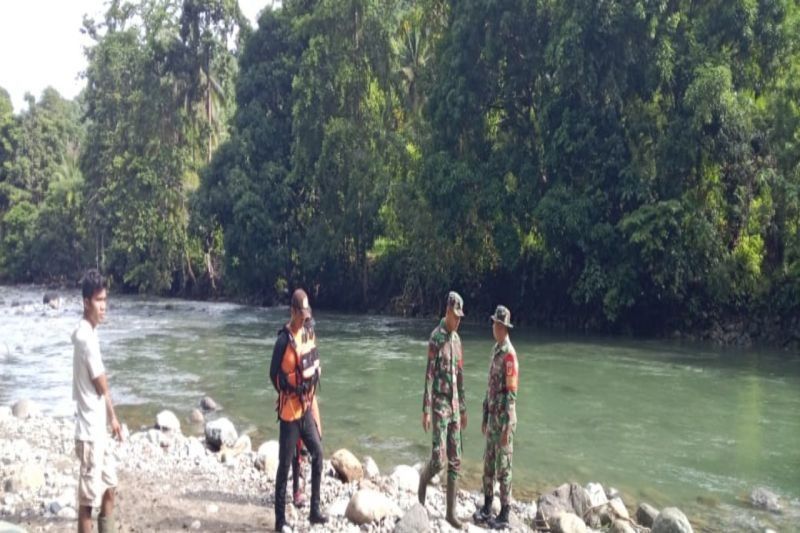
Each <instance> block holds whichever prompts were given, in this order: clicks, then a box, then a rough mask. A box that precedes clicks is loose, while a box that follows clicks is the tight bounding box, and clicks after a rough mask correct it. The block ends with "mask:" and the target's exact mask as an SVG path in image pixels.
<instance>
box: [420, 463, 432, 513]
mask: <svg viewBox="0 0 800 533" xmlns="http://www.w3.org/2000/svg"><path fill="white" fill-rule="evenodd" d="M431 478H433V475H432V474H431V463H430V462H428V464H426V465H425V468H423V469H422V472H420V473H419V488H418V489H417V498H418V499H419V503H421V504H422V505H423V506H424V505H425V494H426V493H427V492H428V483H430V481H431Z"/></svg>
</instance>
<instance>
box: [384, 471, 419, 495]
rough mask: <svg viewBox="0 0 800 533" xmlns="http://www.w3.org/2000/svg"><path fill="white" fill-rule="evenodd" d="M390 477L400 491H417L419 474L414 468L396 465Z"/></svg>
mask: <svg viewBox="0 0 800 533" xmlns="http://www.w3.org/2000/svg"><path fill="white" fill-rule="evenodd" d="M390 477H391V479H392V480H393V481H394V482H395V484H396V485H397V488H398V489H400V490H406V491H409V492H416V491H417V489H419V472H417V471H416V470H415V469H414V467H411V466H406V465H398V466H396V467H395V468H394V470H392V474H391V476H390Z"/></svg>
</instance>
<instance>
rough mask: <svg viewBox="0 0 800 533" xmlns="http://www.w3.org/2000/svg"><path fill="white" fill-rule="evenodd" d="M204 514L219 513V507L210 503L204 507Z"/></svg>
mask: <svg viewBox="0 0 800 533" xmlns="http://www.w3.org/2000/svg"><path fill="white" fill-rule="evenodd" d="M206 512H207V513H208V514H214V513H218V512H219V505H217V504H215V503H210V504H208V505H206Z"/></svg>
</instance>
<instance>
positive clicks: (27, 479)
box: [5, 463, 45, 493]
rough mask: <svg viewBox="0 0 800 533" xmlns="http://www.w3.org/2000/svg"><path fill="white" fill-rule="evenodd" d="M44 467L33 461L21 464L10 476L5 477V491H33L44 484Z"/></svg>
mask: <svg viewBox="0 0 800 533" xmlns="http://www.w3.org/2000/svg"><path fill="white" fill-rule="evenodd" d="M44 481H45V480H44V469H43V468H42V467H41V466H39V465H38V464H35V463H28V464H24V465H22V466H21V467H20V468H19V469H18V470H17V471H16V472H15V473H14V474H13V475H12V476H11V477H9V478H8V479H6V482H5V491H6V492H13V493H20V492H34V491H37V490H39V489H40V488H42V486H44Z"/></svg>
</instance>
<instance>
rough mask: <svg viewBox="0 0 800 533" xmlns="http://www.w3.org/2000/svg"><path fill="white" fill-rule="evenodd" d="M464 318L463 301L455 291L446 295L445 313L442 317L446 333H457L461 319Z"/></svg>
mask: <svg viewBox="0 0 800 533" xmlns="http://www.w3.org/2000/svg"><path fill="white" fill-rule="evenodd" d="M463 316H464V299H463V298H461V295H460V294H458V293H457V292H455V291H450V292H449V293H448V294H447V313H446V314H445V316H444V321H445V326H446V327H447V331H458V326H459V325H460V324H461V317H463Z"/></svg>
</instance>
